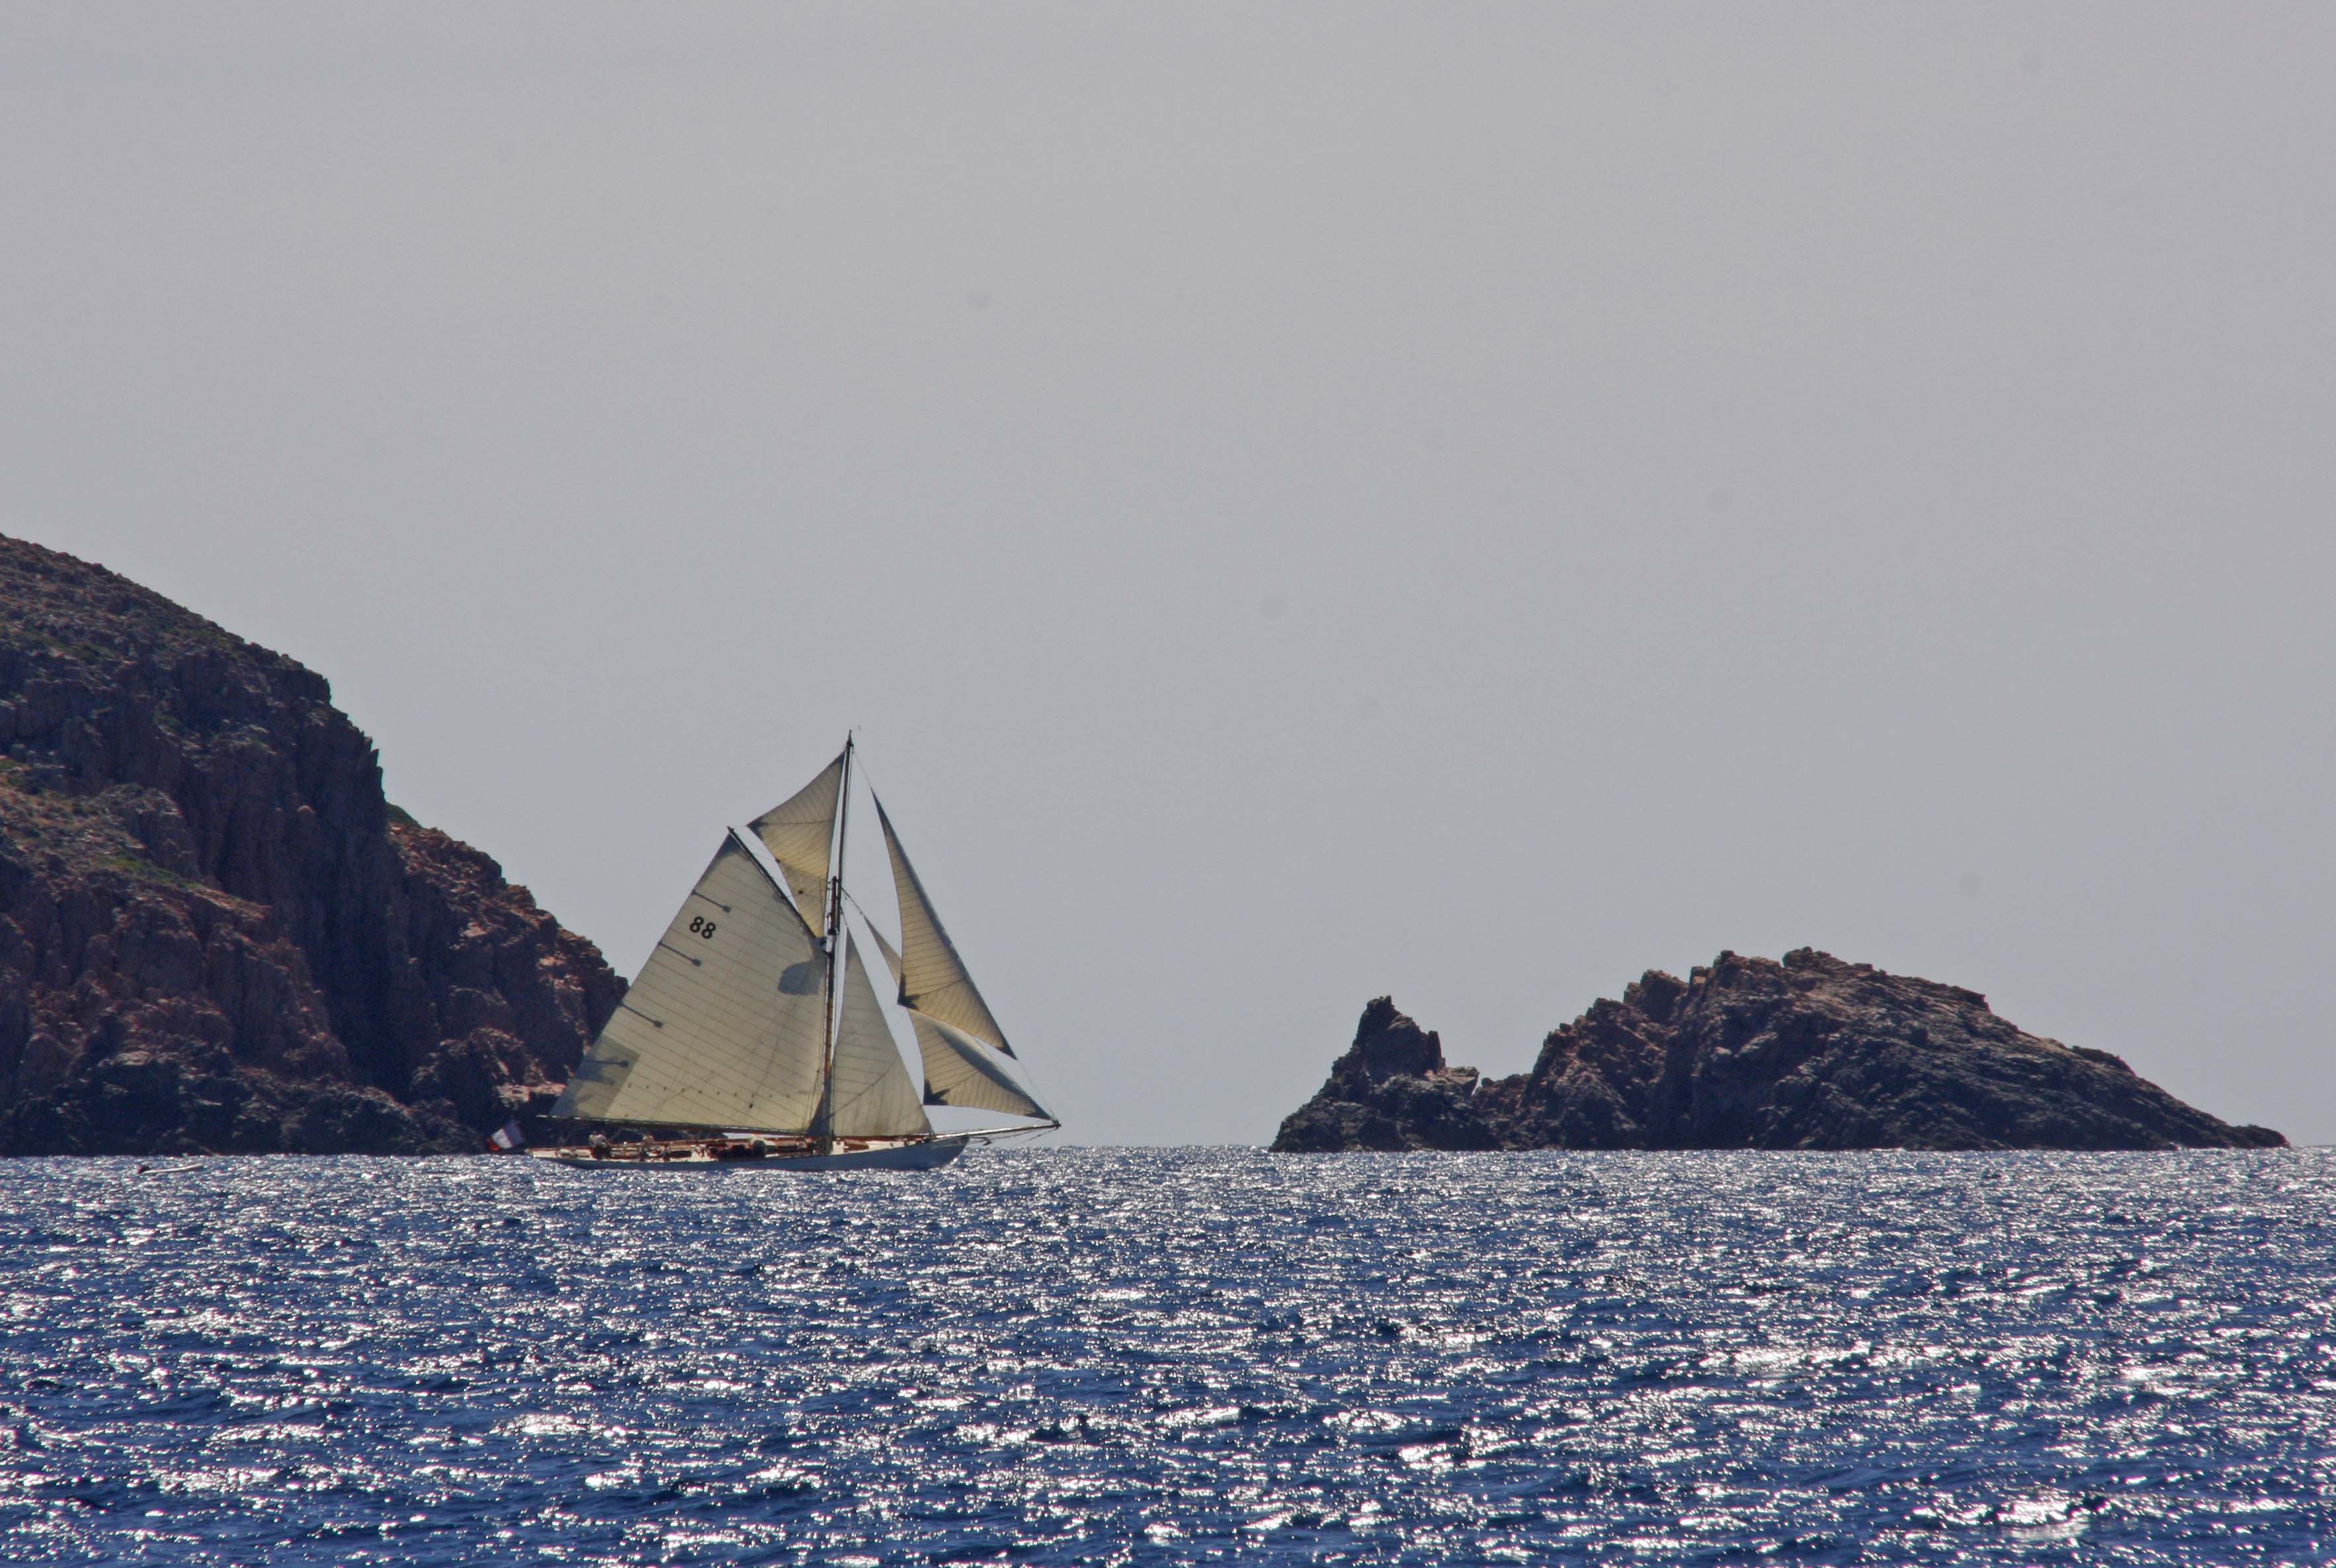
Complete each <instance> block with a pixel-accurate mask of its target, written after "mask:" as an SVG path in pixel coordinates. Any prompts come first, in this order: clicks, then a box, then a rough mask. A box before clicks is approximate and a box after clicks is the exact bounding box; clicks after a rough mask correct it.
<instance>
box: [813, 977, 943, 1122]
mask: <svg viewBox="0 0 2336 1568" xmlns="http://www.w3.org/2000/svg"><path fill="white" fill-rule="evenodd" d="M830 1074H831V1076H830V1077H829V1080H828V1091H827V1094H828V1117H827V1127H826V1131H827V1133H828V1135H830V1136H832V1137H838V1138H900V1137H909V1136H913V1135H921V1134H926V1133H930V1132H931V1131H932V1130H933V1125H932V1123H930V1122H929V1121H927V1120H926V1119H925V1110H924V1107H923V1106H922V1105H920V1104H918V1101H917V1087H916V1086H915V1085H914V1084H912V1083H910V1081H909V1073H908V1069H907V1068H906V1067H904V1066H901V1065H900V1047H899V1046H898V1045H896V1044H894V1043H893V1039H892V1031H891V1028H890V1027H888V1026H887V1025H886V1024H885V1022H884V1008H883V1006H882V1004H881V1003H879V1002H878V1001H877V1000H876V989H875V988H874V987H873V986H871V985H870V984H869V983H868V969H867V966H866V965H864V964H862V963H861V961H860V948H859V946H858V944H857V943H852V942H849V941H847V942H846V944H845V947H844V950H843V1022H842V1027H839V1028H838V1029H837V1031H836V1035H835V1062H834V1065H833V1066H832V1068H831V1069H830Z"/></svg>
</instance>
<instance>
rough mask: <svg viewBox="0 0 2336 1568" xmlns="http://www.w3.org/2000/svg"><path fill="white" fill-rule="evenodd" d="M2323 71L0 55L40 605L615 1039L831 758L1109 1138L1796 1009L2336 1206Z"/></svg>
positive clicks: (1148, 33)
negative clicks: (255, 740) (756, 818)
mask: <svg viewBox="0 0 2336 1568" xmlns="http://www.w3.org/2000/svg"><path fill="white" fill-rule="evenodd" d="M2331 58H2336V10H2331V9H2330V8H2328V7H2325V6H2294V7H2285V6H2274V5H2251V6H2247V7H2244V8H2242V7H2231V6H2204V5H2202V6H2196V7H2166V6H2155V5H2136V4H2132V3H2130V0H2121V3H2119V4H2116V5H2102V6H2074V5H2068V6H2054V7H2049V8H2046V7H1979V6H1954V7H1947V6H1938V7H1931V8H1921V7H1913V6H1870V5H1864V6H1845V7H1823V6H1814V5H1805V6H1796V7H1791V8H1786V7H1775V6H1767V7H1745V6H1720V5H1714V6H1709V7H1660V6H1653V5H1640V4H1631V5H1617V6H1600V7H1592V6H1556V5H1524V6H1516V7H1498V6H1470V7H1451V6H1414V7H1367V6H1358V5H1346V4H1341V5H1320V6H1298V5H1281V6H1275V7H1263V6H1213V7H1202V6H1190V7H1164V6H1155V7H1149V8H1134V7H1124V6H1085V7H1066V8H1060V9H1056V8H1035V7H1027V6H1007V5H946V6H938V5H937V6H930V7H905V6H892V7H863V6H853V5H833V6H818V7H813V6H795V7H781V6H773V5H735V6H698V7H676V6H655V7H648V6H644V7H611V6H586V5H557V6H554V5H544V6H540V7H515V6H506V7H489V6H480V5H469V4H465V5H447V6H443V7H420V6H407V7H399V8H392V7H382V6H374V7H365V6H350V7H332V8H327V7H321V6H316V5H305V4H304V5H284V6H233V7H230V6H224V5H219V6H204V7H181V6H154V7H151V8H138V7H131V6H109V7H92V6H88V5H80V4H72V5H42V4H34V3H32V0H15V3H13V4H11V5H9V6H7V7H6V9H5V11H4V12H0V200H4V201H5V208H0V210H5V213H6V215H7V218H6V221H7V232H8V239H7V242H6V243H5V245H0V342H5V371H0V529H5V531H9V532H15V533H20V534H23V535H26V536H29V537H31V538H34V539H36V540H39V541H43V542H44V543H48V544H52V545H54V546H57V547H59V548H62V549H64V550H71V551H73V552H74V553H76V554H80V555H83V556H88V557H92V558H94V559H96V560H102V561H103V562H104V563H105V564H106V565H108V566H111V567H113V568H115V569H117V570H122V571H123V572H126V573H128V574H129V575H131V576H132V577H134V578H137V579H141V580H142V581H144V582H147V583H149V584H151V585H152V586H154V587H156V588H158V589H161V590H163V591H164V592H167V593H169V594H171V595H172V596H174V597H176V598H178V599H180V600H182V601H183V602H185V603H187V604H189V605H190V606H192V607H194V608H196V609H200V610H201V611H203V612H205V613H207V614H209V615H210V616H212V617H214V618H217V619H219V620H220V621H222V622H223V623H225V624H226V625H227V626H229V627H230V628H233V629H235V630H237V631H238V632H241V633H242V634H244V635H246V636H248V637H250V638H254V639H256V640H258V641H260V642H263V643H266V644H268V645H269V646H271V647H274V648H280V649H282V650H283V651H285V652H287V653H290V654H292V655H294V656H296V657H299V658H301V659H302V660H304V661H306V662H307V663H308V664H310V665H312V666H314V667H316V668H317V669H319V670H321V671H323V672H324V673H325V674H326V675H327V676H329V677H331V678H332V680H333V682H334V689H335V692H336V696H337V697H338V699H339V701H340V703H341V704H342V706H344V707H345V708H346V709H347V710H348V712H349V713H350V714H351V715H352V716H354V717H355V719H356V720H357V722H358V723H359V724H361V725H363V726H365V728H366V729H367V730H368V731H370V732H371V733H372V734H373V735H374V736H375V739H376V740H377V741H378V742H379V743H380V745H381V748H382V752H383V755H384V764H385V766H386V770H387V774H388V781H389V787H390V792H391V794H392V798H394V799H395V800H397V801H399V802H400V803H403V804H404V805H406V806H407V807H408V808H409V809H411V810H413V811H414V813H416V814H417V815H419V816H421V817H422V818H423V819H424V820H425V821H428V822H431V823H435V824H437V825H440V826H443V827H445V828H447V829H448V830H450V831H452V832H453V833H458V834H460V835H461V836H462V837H464V838H467V839H469V840H471V841H472V842H475V843H478V844H479V845H481V846H482V847H483V848H485V849H488V850H490V851H491V852H493V853H494V854H496V855H497V856H498V857H500V858H501V860H502V862H503V863H504V865H505V867H506V868H507V869H508V870H509V871H510V872H511V874H512V875H513V876H514V877H516V878H518V879H520V880H521V881H525V882H527V883H528V884H529V885H530V886H531V887H532V888H533V889H534V890H535V891H536V893H537V894H538V896H539V897H540V899H541V900H542V901H544V903H545V904H546V906H547V907H549V908H550V909H551V910H552V911H555V912H556V913H558V914H559V915H560V918H561V919H562V920H565V921H567V922H568V923H569V925H571V926H573V927H575V928H577V929H579V930H582V931H584V932H586V933H587V934H589V935H590V936H591V937H593V938H594V939H595V940H598V941H599V942H600V943H601V944H602V946H603V947H604V948H605V949H606V950H607V952H608V957H609V959H610V961H611V962H613V963H614V964H616V965H617V967H618V969H621V970H625V971H627V972H630V970H631V969H633V968H634V967H635V966H636V965H637V964H638V962H639V960H640V957H641V955H642V953H643V952H644V951H645V950H647V947H648V945H649V943H650V941H651V940H652V939H653V937H654V935H655V933H656V931H657V930H658V929H659V928H660V927H661V926H662V924H663V922H664V921H665V920H666V919H667V916H668V915H669V913H670V912H671V911H672V908H673V907H674V905H675V903H676V901H677V900H678V898H679V897H680V895H681V893H682V891H683V890H684V889H685V888H686V886H687V884H688V882H689V880H690V878H691V877H692V876H693V875H695V874H696V871H697V870H698V868H699V867H700V866H701V865H702V864H703V863H704V861H705V859H706V855H707V854H708V853H709V852H710V851H711V850H712V848H713V846H714V843H715V842H716V840H717V839H718V838H719V834H720V827H721V824H723V823H728V822H738V821H743V820H744V819H745V818H746V817H748V816H750V815H752V814H753V813H755V812H757V811H759V810H761V809H763V808H764V807H765V806H768V805H770V804H771V803H774V801H776V800H777V799H779V798H780V797H781V796H783V795H784V794H787V793H789V792H790V791H792V790H793V789H794V788H795V786H796V785H798V784H801V783H802V782H803V780H804V779H805V778H806V777H808V776H809V775H810V774H811V773H812V772H813V770H814V769H815V768H816V767H818V766H819V765H821V764H822V763H823V762H824V761H825V760H826V759H827V758H828V757H829V756H831V755H833V753H834V751H835V749H836V747H837V745H839V743H840V741H841V739H842V732H843V729H844V727H845V726H847V725H849V724H857V725H860V726H862V738H863V742H864V745H865V747H866V757H867V760H868V762H869V764H870V766H871V771H872V774H873V777H874V779H875V781H876V783H877V784H878V786H879V788H880V789H881V790H883V791H884V793H885V795H886V801H887V803H888V805H889V806H890V807H891V810H892V812H893V814H894V817H895V819H896V821H898V822H899V823H900V828H901V831H902V833H903V834H904V836H905V837H906V839H907V841H908V843H909V845H910V850H911V851H912V852H914V853H916V855H917V856H918V859H919V862H920V870H921V871H922V872H924V874H925V878H926V881H927V882H928V884H929V885H930V888H931V889H932V891H933V893H934V896H935V898H936V899H937V900H938V901H939V902H940V906H941V909H942V911H943V913H944V914H945V915H946V916H947V917H948V919H949V923H950V926H951V929H952V930H953V931H954V933H955V934H956V935H957V937H958V938H959V942H960V944H961V946H962V947H963V948H964V949H965V950H966V951H967V953H968V958H969V959H970V960H971V962H972V963H973V965H974V968H975V971H976V972H977V973H978V975H979V976H980V977H981V979H982V983H983V987H984V989H986V990H987V991H988V994H989V998H990V1000H991V1002H992V1004H993V1005H994V1006H995V1008H996V1009H997V1011H998V1015H999V1017H1000V1018H1002V1019H1003V1020H1004V1022H1005V1024H1006V1027H1007V1028H1008V1029H1009V1030H1010V1031H1012V1033H1013V1035H1014V1037H1016V1039H1017V1042H1019V1043H1020V1045H1021V1047H1022V1049H1023V1052H1024V1055H1025V1057H1026V1058H1027V1060H1028V1061H1029V1062H1030V1063H1031V1064H1032V1065H1033V1066H1034V1067H1035V1069H1036V1071H1037V1082H1038V1083H1039V1085H1040V1086H1042V1087H1043V1088H1045V1089H1046V1090H1050V1091H1052V1093H1053V1096H1054V1097H1055V1098H1056V1100H1057V1101H1058V1102H1059V1103H1060V1105H1061V1107H1062V1110H1063V1113H1064V1115H1065V1118H1066V1121H1067V1122H1069V1123H1070V1135H1072V1136H1074V1137H1076V1138H1077V1139H1078V1140H1079V1141H1084V1142H1186V1141H1215V1140H1258V1139H1263V1138H1265V1137H1268V1136H1270V1134H1271V1131H1272V1128H1273V1125H1274V1124H1275V1123H1276V1122H1277V1121H1278V1119H1279V1118H1280V1115H1282V1114H1284V1113H1285V1112H1287V1111H1288V1110H1290V1109H1291V1108H1293V1107H1294V1106H1295V1105H1297V1104H1298V1103H1299V1101H1300V1100H1301V1099H1302V1098H1303V1097H1304V1096H1306V1095H1307V1094H1309V1093H1310V1092H1311V1090H1312V1089H1313V1088H1314V1086H1316V1085H1317V1084H1318V1083H1319V1080H1320V1078H1321V1076H1322V1073H1323V1070H1324V1068H1325V1066H1327V1064H1328V1062H1329V1058H1330V1057H1331V1056H1332V1055H1333V1054H1334V1053H1335V1052H1336V1051H1337V1050H1338V1049H1339V1048H1340V1047H1342V1046H1343V1045H1344V1044H1345V1042H1346V1040H1347V1038H1348V1035H1349V1034H1350V1032H1351V1030H1352V1028H1353V1026H1354V1020H1355V1016H1356V1014H1357V1013H1358V1010H1359V1009H1360V1008H1361V1006H1362V1004H1363V1002H1364V1001H1365V1000H1366V999H1367V998H1369V997H1372V996H1374V995H1377V994H1378V993H1380V992H1383V991H1392V992H1393V993H1394V995H1395V997H1396V999H1397V1002H1398V1003H1399V1004H1400V1005H1401V1006H1402V1007H1404V1008H1406V1009H1407V1010H1409V1011H1411V1012H1412V1013H1414V1014H1415V1015H1416V1016H1417V1017H1418V1018H1420V1019H1421V1020H1422V1021H1423V1022H1424V1023H1426V1024H1427V1025H1428V1026H1430V1027H1436V1028H1439V1029H1441V1030H1442V1031H1443V1033H1444V1037H1445V1043H1446V1047H1447V1050H1449V1052H1450V1053H1451V1054H1452V1056H1453V1057H1454V1058H1455V1060H1458V1061H1462V1062H1468V1063H1473V1064H1475V1065H1476V1066H1481V1067H1484V1068H1485V1069H1487V1070H1489V1071H1496V1072H1508V1071H1515V1070H1519V1069H1521V1068H1523V1066H1526V1065H1527V1064H1528V1063H1529V1062H1530V1061H1531V1059H1532V1057H1533V1051H1534V1048H1535V1047H1536V1046H1537V1044H1538V1042H1539V1040H1540V1037H1541V1036H1542V1035H1543V1032H1544V1031H1545V1030H1547V1029H1548V1028H1550V1027H1552V1026H1554V1025H1556V1024H1558V1023H1560V1022H1562V1021H1563V1020H1564V1019H1566V1018H1571V1017H1572V1016H1573V1014H1574V1013H1576V1012H1577V1011H1579V1010H1580V1009H1581V1008H1582V1007H1583V1006H1585V1005H1586V1004H1587V1003H1588V1002H1589V1001H1590V1000H1591V998H1593V997H1596V996H1599V995H1613V994H1617V993H1618V992H1619V990H1620V989H1621V986H1622V985H1623V984H1624V983H1625V982H1626V981H1628V980H1629V979H1631V978H1633V977H1635V976H1636V975H1637V974H1638V972H1639V971H1640V969H1645V968H1647V967H1650V966H1660V967H1664V968H1669V969H1675V970H1679V971H1682V972H1683V971H1684V970H1685V969H1686V967H1687V966H1689V965H1690V964H1693V963H1697V962H1700V961H1705V960H1708V959H1709V958H1710V957H1711V955H1712V954H1713V953H1714V952H1715V951H1717V950H1719V949H1721V948H1734V949H1736V950H1739V951H1744V952H1757V953H1764V954H1768V955H1771V956H1773V955H1775V954H1776V953H1779V952H1781V951H1782V950H1785V949H1786V948H1790V947H1794V946H1797V945H1800V944H1803V943H1812V944H1815V945H1817V946H1821V947H1824V948H1826V949H1828V950H1832V951H1834V952H1836V953H1839V954H1841V955H1842V956H1844V957H1846V958H1852V959H1864V960H1866V961H1869V962H1873V963H1877V964H1880V965H1882V966H1883V967H1885V968H1888V969H1896V970H1902V971H1906V972H1911V973H1917V974H1922V975H1926V976H1930V977H1932V978H1934V979H1944V980H1950V981H1953V982H1956V983H1959V984H1962V985H1967V986H1971V987H1973V988H1975V989H1981V990H1983V991H1985V992H1987V993H1988V994H1989V996H1990V998H1991V999H1992V1000H1993V1001H1994V1002H1995V1004H1996V1005H1997V1007H1998V1008H1999V1009H2000V1011H2002V1012H2003V1013H2005V1014H2006V1015H2007V1016H2008V1017H2010V1018H2012V1019H2013V1020H2014V1021H2016V1022H2018V1023H2020V1024H2021V1025H2022V1026H2024V1027H2028V1028H2030V1029H2034V1030H2038V1031H2039V1032H2042V1033H2046V1034H2050V1035H2054V1036H2057V1037H2060V1038H2062V1039H2065V1040H2068V1041H2069V1042H2070V1043H2073V1044H2082V1045H2089V1046H2098V1047H2105V1048H2107V1049H2110V1050H2115V1051H2118V1052H2121V1053H2123V1054H2124V1055H2126V1056H2127V1057H2128V1058H2129V1059H2130V1060H2131V1061H2132V1062H2133V1064H2134V1065H2135V1066H2136V1067H2137V1068H2138V1069H2139V1070H2141V1071H2142V1072H2144V1073H2146V1074H2147V1075H2149V1076H2153V1077H2156V1078H2157V1079H2158V1080H2160V1081H2161V1082H2163V1083H2165V1084H2166V1086H2168V1087H2170V1088H2172V1089H2174V1090H2175V1092H2176V1093H2178V1094H2181V1095H2183V1096H2185V1097H2187V1098H2190V1099H2193V1100H2195V1101H2196V1102H2198V1103H2200V1104H2201V1105H2205V1107H2206V1108H2208V1109H2210V1110H2213V1111H2214V1112H2216V1113H2217V1114H2220V1115H2225V1116H2228V1117H2231V1118H2234V1119H2244V1120H2255V1121H2262V1122H2265V1123H2268V1124H2270V1125H2274V1126H2277V1127H2280V1128H2282V1129H2283V1130H2285V1131H2286V1132H2287V1133H2288V1134H2289V1135H2291V1136H2292V1137H2296V1138H2299V1139H2302V1140H2310V1141H2326V1140H2331V1139H2336V1075H2331V1066H2330V1061H2331V1053H2330V1047H2331V1026H2330V1024H2329V1022H2328V1018H2327V1013H2326V1010H2325V1007H2324V1004H2323V1002H2322V1000H2321V993H2322V991H2323V989H2325V988H2324V975H2325V970H2326V965H2327V958H2328V954H2329V952H2330V950H2331V945H2336V914H2331V892H2336V832H2331V802H2336V740H2331V717H2336V714H2331V708H2332V707H2336V625H2332V624H2331V622H2336V617H2331V613H2330V604H2331V583H2336V544H2331V500H2336V439H2331V432H2336V418H2331V415H2336V370H2331V365H2336V312H2331V281H2330V280H2331V256H2336V170H2331V154H2336V93H2331V92H2330V91H2329V85H2328V83H2329V69H2330V62H2331ZM867 869H868V870H869V871H871V872H874V871H876V870H877V868H876V867H874V866H872V865H871V866H868V867H867Z"/></svg>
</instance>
